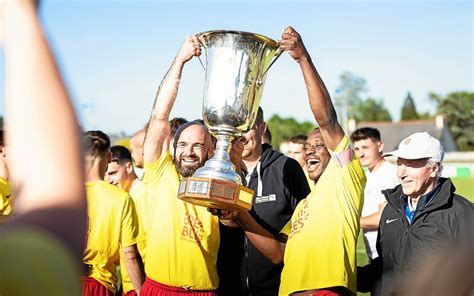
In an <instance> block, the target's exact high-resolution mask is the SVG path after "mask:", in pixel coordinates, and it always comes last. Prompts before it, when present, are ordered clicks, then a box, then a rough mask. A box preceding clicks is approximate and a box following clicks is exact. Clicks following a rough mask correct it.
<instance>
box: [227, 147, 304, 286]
mask: <svg viewBox="0 0 474 296" xmlns="http://www.w3.org/2000/svg"><path fill="white" fill-rule="evenodd" d="M262 148H263V152H262V157H261V159H260V163H261V164H260V171H259V172H257V170H256V169H255V170H254V172H253V173H252V175H251V177H250V180H249V183H248V184H247V187H249V188H251V189H252V190H254V192H255V193H254V199H253V208H252V210H251V212H250V213H251V214H252V216H253V217H254V219H255V220H256V221H257V222H258V223H259V224H260V225H261V226H262V227H264V228H265V229H267V230H268V231H269V232H271V233H272V234H274V235H275V236H278V234H279V232H280V230H281V229H282V228H283V226H285V224H286V223H287V222H288V221H289V220H290V218H291V215H292V214H293V211H294V209H295V208H296V205H297V204H298V202H299V201H300V200H301V199H303V198H305V197H306V196H307V195H308V194H309V192H310V188H309V185H308V182H307V180H306V176H305V175H304V172H303V169H302V168H301V166H300V165H299V164H298V162H297V161H296V160H294V159H291V158H288V157H286V156H284V155H283V154H281V153H280V152H278V151H275V150H273V149H272V146H270V145H268V144H264V145H263V147H262ZM259 179H260V181H261V182H260V184H261V185H262V188H261V192H262V194H261V195H260V196H258V192H259V188H258V187H259V186H258V184H259ZM220 230H221V247H220V250H219V256H218V272H219V277H220V292H221V295H277V294H278V288H279V285H280V274H281V271H282V268H283V265H282V264H279V265H275V264H273V263H271V262H270V261H269V260H268V259H267V258H266V257H264V256H263V255H262V254H260V252H259V251H258V250H257V249H256V248H255V247H254V246H253V245H252V244H251V243H250V241H248V240H247V237H245V235H244V233H243V231H242V230H241V229H230V228H228V227H225V226H221V229H220ZM239 270H240V276H239V275H238V271H239Z"/></svg>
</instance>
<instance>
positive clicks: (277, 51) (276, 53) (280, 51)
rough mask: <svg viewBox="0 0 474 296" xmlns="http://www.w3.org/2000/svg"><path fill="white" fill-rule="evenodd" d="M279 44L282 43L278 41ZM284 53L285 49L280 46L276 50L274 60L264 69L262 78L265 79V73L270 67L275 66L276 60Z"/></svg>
mask: <svg viewBox="0 0 474 296" xmlns="http://www.w3.org/2000/svg"><path fill="white" fill-rule="evenodd" d="M278 45H280V42H278ZM282 53H283V50H281V49H280V48H279V47H278V49H277V50H276V51H275V56H274V57H273V60H272V61H271V62H270V64H269V65H268V67H267V69H265V71H263V74H262V76H261V78H262V79H263V77H265V75H267V72H268V70H270V68H271V67H272V66H273V64H274V63H275V62H276V60H278V58H279V57H280V56H281V54H282Z"/></svg>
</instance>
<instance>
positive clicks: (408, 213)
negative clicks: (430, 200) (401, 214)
mask: <svg viewBox="0 0 474 296" xmlns="http://www.w3.org/2000/svg"><path fill="white" fill-rule="evenodd" d="M408 203H409V201H408V200H407V203H406V205H405V216H406V217H407V220H408V223H410V224H411V220H413V216H415V211H416V209H414V210H413V211H410V206H409V205H408Z"/></svg>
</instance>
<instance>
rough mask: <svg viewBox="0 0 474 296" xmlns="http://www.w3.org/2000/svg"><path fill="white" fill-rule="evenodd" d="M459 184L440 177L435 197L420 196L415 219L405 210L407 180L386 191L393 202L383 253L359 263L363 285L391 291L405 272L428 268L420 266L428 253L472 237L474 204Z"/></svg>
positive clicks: (382, 235)
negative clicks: (426, 199) (461, 193)
mask: <svg viewBox="0 0 474 296" xmlns="http://www.w3.org/2000/svg"><path fill="white" fill-rule="evenodd" d="M455 190H456V188H455V187H454V185H453V184H452V183H451V180H450V179H446V178H440V179H439V183H438V185H437V186H436V187H435V188H434V189H433V196H432V197H431V199H430V201H429V202H427V203H425V204H423V203H422V204H420V202H421V201H422V200H421V198H420V201H419V202H418V206H417V209H416V211H415V215H414V217H413V220H412V223H411V224H410V223H409V222H408V220H407V218H406V215H405V204H406V202H407V197H406V196H405V195H404V194H403V192H402V188H401V185H398V186H397V187H395V188H394V189H388V190H384V191H382V192H383V193H384V195H385V198H386V199H387V202H388V204H387V206H386V207H385V209H384V211H383V213H382V216H381V218H380V224H379V232H378V237H377V251H378V253H379V257H378V258H376V259H374V260H373V261H372V262H371V264H369V265H367V266H364V267H362V268H358V271H357V272H358V275H357V276H358V281H357V284H358V290H359V291H361V292H368V291H370V290H372V292H373V294H377V295H388V294H390V293H391V292H393V289H395V288H396V285H397V283H398V282H399V281H400V280H401V278H402V276H407V275H416V274H420V273H421V272H426V271H424V270H419V269H420V266H421V265H419V263H420V261H421V260H423V259H426V256H428V255H429V254H431V253H433V252H435V251H439V250H442V249H444V248H447V247H450V246H455V245H459V244H460V243H461V242H462V241H465V240H467V239H471V238H472V234H473V232H472V231H473V228H472V227H473V225H472V221H473V217H474V207H473V204H472V203H471V202H470V201H468V200H467V199H465V198H464V197H462V196H459V195H457V194H455V193H454V192H455ZM375 283H377V284H376V285H374V284H375Z"/></svg>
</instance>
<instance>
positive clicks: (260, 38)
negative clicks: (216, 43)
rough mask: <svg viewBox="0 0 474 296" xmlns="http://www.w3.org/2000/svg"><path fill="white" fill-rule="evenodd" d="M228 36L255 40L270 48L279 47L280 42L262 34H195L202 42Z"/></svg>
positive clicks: (238, 32) (230, 32) (222, 31)
mask: <svg viewBox="0 0 474 296" xmlns="http://www.w3.org/2000/svg"><path fill="white" fill-rule="evenodd" d="M227 34H230V35H240V36H245V37H246V38H249V39H253V40H254V41H259V42H264V43H265V44H266V45H267V46H269V47H275V48H276V47H278V42H277V41H275V40H274V39H272V38H269V37H267V36H264V35H261V34H256V33H251V32H245V31H235V30H211V31H204V32H199V33H196V34H194V36H196V37H197V38H198V39H200V40H209V39H210V38H211V36H215V35H227ZM204 45H205V44H204Z"/></svg>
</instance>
